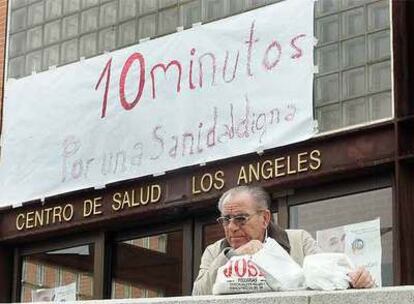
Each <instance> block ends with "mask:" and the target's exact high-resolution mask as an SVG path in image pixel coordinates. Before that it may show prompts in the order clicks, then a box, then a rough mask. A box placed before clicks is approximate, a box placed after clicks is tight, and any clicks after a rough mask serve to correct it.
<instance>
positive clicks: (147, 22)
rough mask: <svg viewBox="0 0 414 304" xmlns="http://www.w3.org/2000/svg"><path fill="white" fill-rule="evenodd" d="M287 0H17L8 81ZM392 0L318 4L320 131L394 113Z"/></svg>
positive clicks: (341, 0)
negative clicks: (392, 103) (391, 31)
mask: <svg viewBox="0 0 414 304" xmlns="http://www.w3.org/2000/svg"><path fill="white" fill-rule="evenodd" d="M281 1H283V0H30V1H29V0H11V12H10V18H11V20H10V30H9V35H10V36H9V53H8V54H9V58H8V77H13V78H19V77H24V76H27V75H30V74H31V73H33V72H40V71H43V70H47V69H48V68H49V67H51V66H59V65H63V64H67V63H71V62H75V61H78V60H79V59H80V58H81V57H85V58H88V57H92V56H96V55H99V54H102V53H103V52H105V51H112V50H115V49H119V48H123V47H126V46H129V45H133V44H135V43H137V42H138V41H139V40H140V39H143V38H149V37H150V38H155V37H159V36H162V35H167V34H170V33H173V32H175V31H176V30H177V27H183V28H184V29H186V28H190V27H192V26H193V24H195V23H199V22H202V23H207V22H211V21H214V20H218V19H220V18H225V17H228V16H231V15H235V14H239V13H242V12H245V11H248V10H252V9H256V8H258V7H262V6H265V5H269V4H271V3H275V2H281ZM389 5H390V4H389V0H319V1H317V2H315V35H316V36H317V38H318V44H317V47H316V49H315V63H316V64H317V65H318V67H319V73H318V74H315V82H314V86H315V90H314V109H315V117H316V118H317V119H318V121H319V130H320V131H321V132H324V131H330V130H334V129H338V128H343V127H346V126H350V125H354V124H360V123H367V122H370V121H373V120H378V119H383V118H388V117H391V116H392V105H391V59H390V58H391V51H390V16H389V15H390V13H389Z"/></svg>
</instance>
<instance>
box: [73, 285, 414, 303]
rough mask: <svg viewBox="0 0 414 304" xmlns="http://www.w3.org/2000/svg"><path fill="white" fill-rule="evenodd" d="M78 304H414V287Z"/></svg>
mask: <svg viewBox="0 0 414 304" xmlns="http://www.w3.org/2000/svg"><path fill="white" fill-rule="evenodd" d="M74 303H77V304H80V303H85V304H95V303H96V304H98V303H99V304H102V303H104V304H124V303H125V304H132V303H136V304H141V303H152V304H162V303H166V304H183V303H184V304H193V303H194V304H196V303H197V304H198V303H201V304H247V303H255V304H293V303H294V304H352V303H357V304H413V303H414V286H397V287H384V288H374V289H348V290H342V291H312V290H302V291H289V292H267V293H255V294H237V295H225V296H196V297H189V296H187V297H171V298H150V299H120V300H94V301H77V302H74Z"/></svg>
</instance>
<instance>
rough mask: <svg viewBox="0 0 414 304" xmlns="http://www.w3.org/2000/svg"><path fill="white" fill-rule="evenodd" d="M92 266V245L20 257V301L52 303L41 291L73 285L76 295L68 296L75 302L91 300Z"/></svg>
mask: <svg viewBox="0 0 414 304" xmlns="http://www.w3.org/2000/svg"><path fill="white" fill-rule="evenodd" d="M93 265H94V247H93V245H83V246H78V247H71V248H66V249H61V250H53V251H48V252H41V253H37V254H31V255H28V256H25V257H23V262H22V273H21V278H22V288H21V292H20V295H21V301H22V302H32V301H52V300H53V299H52V298H50V296H51V294H50V293H48V292H47V290H46V291H45V290H44V289H50V288H55V287H59V286H68V285H72V284H75V294H69V295H68V296H70V297H75V299H76V300H90V299H92V296H93ZM72 286H73V285H72ZM42 289H43V291H42Z"/></svg>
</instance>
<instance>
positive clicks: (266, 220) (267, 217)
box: [263, 210, 272, 228]
mask: <svg viewBox="0 0 414 304" xmlns="http://www.w3.org/2000/svg"><path fill="white" fill-rule="evenodd" d="M271 217H272V213H271V212H270V210H265V211H263V218H264V224H265V228H267V227H269V224H270V219H271Z"/></svg>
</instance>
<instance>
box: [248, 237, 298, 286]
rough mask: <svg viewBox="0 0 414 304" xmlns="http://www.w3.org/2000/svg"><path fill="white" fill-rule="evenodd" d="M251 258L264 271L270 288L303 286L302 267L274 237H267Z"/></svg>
mask: <svg viewBox="0 0 414 304" xmlns="http://www.w3.org/2000/svg"><path fill="white" fill-rule="evenodd" d="M252 260H253V262H254V263H255V264H256V265H257V266H259V268H260V269H261V270H262V271H263V272H264V274H265V276H266V280H267V283H268V284H269V286H270V287H271V288H272V290H274V291H278V290H297V289H303V288H304V282H305V277H304V274H303V270H302V268H301V267H300V266H299V265H298V264H297V263H296V262H295V261H294V260H293V259H292V257H291V256H290V255H289V253H287V251H286V250H285V249H283V247H282V246H280V245H279V243H278V242H276V241H275V240H274V239H272V238H267V239H266V241H265V243H264V246H263V249H262V250H260V251H259V252H257V253H256V254H254V255H253V256H252Z"/></svg>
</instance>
